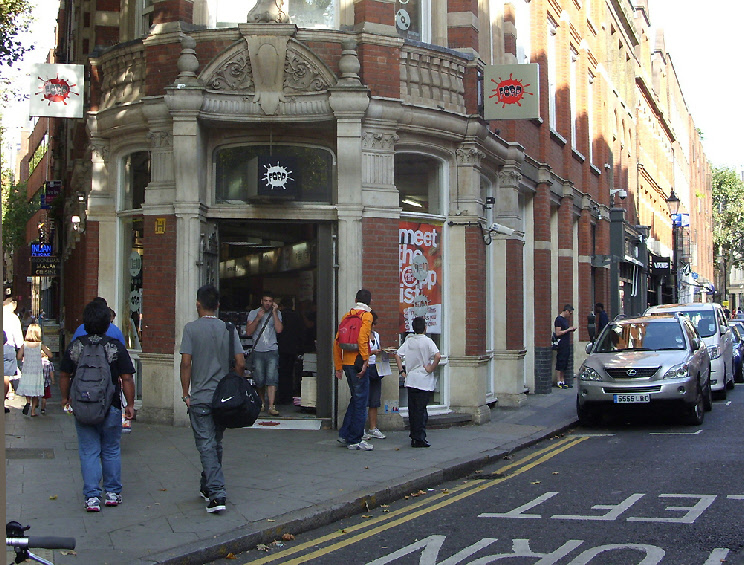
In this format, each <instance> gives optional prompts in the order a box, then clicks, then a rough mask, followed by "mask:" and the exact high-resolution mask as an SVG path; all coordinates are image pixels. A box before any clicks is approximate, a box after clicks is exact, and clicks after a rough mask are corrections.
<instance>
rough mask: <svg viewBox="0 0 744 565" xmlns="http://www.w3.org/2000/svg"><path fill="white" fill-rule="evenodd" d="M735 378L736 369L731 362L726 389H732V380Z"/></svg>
mask: <svg viewBox="0 0 744 565" xmlns="http://www.w3.org/2000/svg"><path fill="white" fill-rule="evenodd" d="M735 379H736V371H734V364H733V363H732V364H731V380H730V381H726V390H733V389H734V381H735Z"/></svg>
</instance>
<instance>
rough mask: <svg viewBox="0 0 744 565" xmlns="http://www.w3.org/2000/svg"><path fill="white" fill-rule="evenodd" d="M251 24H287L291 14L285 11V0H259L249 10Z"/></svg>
mask: <svg viewBox="0 0 744 565" xmlns="http://www.w3.org/2000/svg"><path fill="white" fill-rule="evenodd" d="M246 21H247V22H248V23H249V24H265V23H269V24H287V23H289V14H287V12H285V11H284V0H258V2H256V5H255V6H253V8H251V11H250V12H248V18H247V19H246Z"/></svg>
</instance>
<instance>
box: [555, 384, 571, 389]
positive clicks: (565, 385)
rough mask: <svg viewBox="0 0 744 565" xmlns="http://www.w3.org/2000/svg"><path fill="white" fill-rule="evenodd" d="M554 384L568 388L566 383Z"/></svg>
mask: <svg viewBox="0 0 744 565" xmlns="http://www.w3.org/2000/svg"><path fill="white" fill-rule="evenodd" d="M555 386H556V387H557V388H568V385H567V384H566V383H557V384H556V385H555Z"/></svg>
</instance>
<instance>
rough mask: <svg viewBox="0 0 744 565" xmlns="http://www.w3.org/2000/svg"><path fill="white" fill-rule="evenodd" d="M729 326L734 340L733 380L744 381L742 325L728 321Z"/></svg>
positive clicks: (743, 328) (743, 331)
mask: <svg viewBox="0 0 744 565" xmlns="http://www.w3.org/2000/svg"><path fill="white" fill-rule="evenodd" d="M729 327H730V328H731V331H732V332H733V333H732V334H731V336H732V338H733V340H734V381H735V382H737V383H744V371H743V370H742V369H743V368H744V367H742V366H743V365H744V325H742V324H737V323H734V321H733V320H732V321H730V322H729Z"/></svg>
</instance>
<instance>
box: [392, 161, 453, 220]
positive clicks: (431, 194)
mask: <svg viewBox="0 0 744 565" xmlns="http://www.w3.org/2000/svg"><path fill="white" fill-rule="evenodd" d="M395 186H396V187H397V188H398V194H399V198H400V200H399V201H400V207H401V208H402V209H403V212H418V213H420V214H437V215H440V214H444V207H443V204H442V164H441V162H440V161H439V160H437V159H434V158H433V157H427V156H425V155H420V154H417V153H399V154H397V155H396V156H395Z"/></svg>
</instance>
